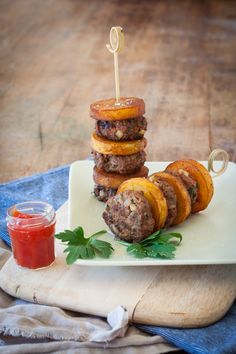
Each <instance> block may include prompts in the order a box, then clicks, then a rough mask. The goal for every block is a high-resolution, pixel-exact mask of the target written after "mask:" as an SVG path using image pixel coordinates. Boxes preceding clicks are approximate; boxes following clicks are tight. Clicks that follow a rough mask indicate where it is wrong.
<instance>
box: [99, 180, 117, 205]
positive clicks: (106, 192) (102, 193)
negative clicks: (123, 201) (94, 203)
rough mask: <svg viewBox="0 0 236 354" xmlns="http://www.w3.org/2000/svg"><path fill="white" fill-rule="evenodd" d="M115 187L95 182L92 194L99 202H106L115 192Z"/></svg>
mask: <svg viewBox="0 0 236 354" xmlns="http://www.w3.org/2000/svg"><path fill="white" fill-rule="evenodd" d="M116 191H117V189H115V188H107V187H104V186H100V185H98V184H95V186H94V190H93V192H94V195H95V197H96V198H97V199H98V200H99V201H100V202H106V201H107V200H108V199H109V198H110V197H113V196H114V195H115V194H116Z"/></svg>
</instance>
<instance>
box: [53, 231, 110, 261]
mask: <svg viewBox="0 0 236 354" xmlns="http://www.w3.org/2000/svg"><path fill="white" fill-rule="evenodd" d="M106 232H107V231H106V230H101V231H98V232H96V233H95V234H93V235H91V236H90V237H84V230H83V228H82V227H81V226H78V227H77V228H76V229H74V230H73V231H71V230H65V231H63V232H60V233H58V234H56V235H55V237H56V238H58V239H59V240H61V241H62V242H65V243H66V246H67V247H66V249H65V250H64V252H65V253H67V257H66V263H67V264H69V265H70V264H73V263H74V262H75V261H76V260H77V259H92V258H94V257H95V256H99V257H102V258H109V257H110V255H111V254H112V252H113V251H114V249H113V247H112V246H111V244H110V243H109V242H106V241H102V240H97V237H98V236H101V235H103V234H105V233H106Z"/></svg>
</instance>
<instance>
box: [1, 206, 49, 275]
mask: <svg viewBox="0 0 236 354" xmlns="http://www.w3.org/2000/svg"><path fill="white" fill-rule="evenodd" d="M55 224H56V214H55V211H54V209H53V207H52V206H51V205H50V204H48V203H44V202H40V201H32V202H25V203H20V204H16V205H13V206H12V207H11V208H9V209H8V211H7V228H8V232H9V235H10V238H11V245H12V250H13V256H14V258H15V260H16V262H17V264H18V265H20V266H22V267H26V268H30V269H39V268H44V267H47V266H49V265H51V264H52V263H53V262H54V260H55V254H54V235H55Z"/></svg>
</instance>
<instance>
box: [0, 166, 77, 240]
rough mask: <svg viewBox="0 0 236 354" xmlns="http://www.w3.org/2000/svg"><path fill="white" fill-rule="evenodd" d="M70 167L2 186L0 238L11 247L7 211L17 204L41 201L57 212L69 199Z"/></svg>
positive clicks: (0, 190) (0, 193)
mask: <svg viewBox="0 0 236 354" xmlns="http://www.w3.org/2000/svg"><path fill="white" fill-rule="evenodd" d="M69 169H70V168H69V166H64V167H58V168H55V169H52V170H50V171H48V172H45V173H40V174H36V175H34V176H31V177H25V178H20V179H17V180H15V181H11V182H7V183H3V184H1V185H0V237H1V238H2V239H3V240H4V241H5V242H6V243H7V245H8V246H11V241H10V238H9V235H8V233H7V227H6V213H7V209H8V208H9V207H11V206H12V205H14V204H16V203H21V202H26V201H30V200H41V201H44V202H48V203H49V204H51V205H53V207H54V209H55V210H57V209H58V208H59V207H60V206H61V205H62V204H63V203H64V202H65V201H66V200H67V199H68V176H69Z"/></svg>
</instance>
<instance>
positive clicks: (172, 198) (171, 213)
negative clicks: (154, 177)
mask: <svg viewBox="0 0 236 354" xmlns="http://www.w3.org/2000/svg"><path fill="white" fill-rule="evenodd" d="M153 183H154V184H156V185H157V186H158V187H159V188H160V189H161V190H162V192H163V194H164V196H165V198H166V202H167V207H168V216H167V219H166V222H165V227H167V226H169V225H171V224H172V222H173V221H174V219H175V218H176V216H177V205H176V203H177V199H176V194H175V191H174V188H173V187H172V186H171V185H170V184H169V183H168V182H166V181H161V180H158V182H153Z"/></svg>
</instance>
